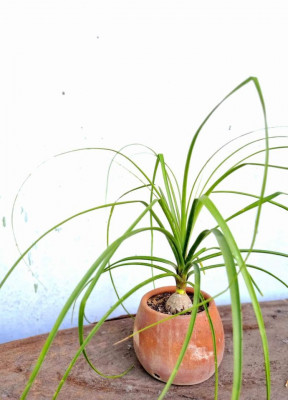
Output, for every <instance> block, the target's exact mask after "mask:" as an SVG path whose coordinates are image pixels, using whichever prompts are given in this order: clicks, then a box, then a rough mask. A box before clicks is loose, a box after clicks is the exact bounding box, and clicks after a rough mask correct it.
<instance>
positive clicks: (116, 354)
mask: <svg viewBox="0 0 288 400" xmlns="http://www.w3.org/2000/svg"><path fill="white" fill-rule="evenodd" d="M219 311H220V314H221V316H222V319H223V324H224V330H225V338H226V349H225V354H224V359H223V362H222V364H221V366H220V368H219V400H228V399H230V397H231V393H230V391H231V385H232V374H233V372H232V369H233V368H232V365H233V347H232V327H231V313H230V307H229V306H224V307H219ZM262 311H263V315H264V320H265V325H266V328H267V335H268V340H269V344H270V357H271V370H272V371H271V380H272V396H271V398H272V400H285V399H288V387H285V383H286V382H287V380H288V300H282V301H274V302H265V303H262ZM243 325H244V368H243V386H242V392H241V400H242V399H243V400H255V399H259V400H260V399H261V400H262V399H263V400H264V399H265V398H266V395H265V373H264V369H263V359H262V350H261V340H260V337H259V332H258V330H257V323H256V320H255V317H254V315H253V310H252V307H251V305H250V304H244V305H243ZM89 329H91V327H86V328H85V333H87V332H88V331H89ZM131 331H132V321H131V320H130V319H129V318H120V319H116V320H111V321H107V322H106V323H105V324H104V326H103V327H102V329H101V331H100V332H99V333H98V334H97V335H96V336H95V337H94V338H93V340H92V342H91V344H90V345H89V347H88V352H89V355H90V357H91V359H92V361H93V362H95V365H96V366H97V367H98V368H99V369H100V370H101V371H102V372H103V373H108V374H116V373H120V372H122V371H123V370H125V369H126V368H127V367H129V366H130V365H131V364H134V365H135V367H134V369H133V370H132V371H130V372H129V373H128V375H126V376H124V377H122V378H119V379H113V380H110V379H109V380H108V379H105V378H102V377H99V376H98V375H96V374H95V373H94V372H93V371H92V370H91V369H90V368H89V366H88V365H87V364H86V361H85V360H84V358H83V357H82V356H81V357H80V359H79V360H78V362H77V364H76V365H75V367H74V369H73V370H72V372H71V374H70V376H69V378H68V380H67V381H66V383H65V385H64V386H63V388H62V391H61V392H60V395H59V397H58V398H59V399H62V400H64V399H69V400H74V399H75V400H76V399H77V400H80V399H81V400H88V399H89V400H91V399H96V400H102V399H103V400H104V399H105V400H117V399H125V400H132V399H133V400H134V399H135V398H137V400H144V399H145V400H146V399H157V397H158V395H159V393H160V392H161V389H162V388H163V386H164V384H163V383H161V382H159V381H157V380H155V379H153V378H152V377H150V376H149V375H148V374H147V373H146V372H145V371H144V370H143V369H142V367H141V366H140V365H139V363H138V361H137V360H136V359H135V355H134V351H133V348H132V340H129V341H126V342H123V343H121V344H119V345H116V346H112V344H113V343H115V342H116V341H117V340H119V339H121V338H123V337H125V336H127V335H128V334H129V333H131ZM45 337H46V335H40V336H35V337H32V338H28V339H24V340H18V341H14V342H10V343H5V344H2V345H1V346H0V398H1V400H4V399H5V400H6V399H15V400H16V399H17V400H18V399H19V398H20V395H21V392H22V390H23V388H24V385H25V382H26V381H27V379H28V377H29V374H30V372H31V369H32V366H33V365H34V363H35V360H36V358H37V356H38V354H39V352H40V349H41V346H42V345H43V344H44V341H45ZM76 349H77V330H76V329H68V330H63V331H61V332H59V334H58V335H57V337H56V339H55V341H54V344H53V346H52V347H51V349H50V352H49V354H48V356H47V358H46V360H45V362H44V364H43V367H42V369H41V371H40V374H39V376H38V377H37V379H36V381H35V383H34V384H33V386H32V388H31V391H30V393H29V395H28V396H27V399H31V400H46V399H47V400H48V399H52V396H53V393H54V390H55V389H56V387H57V385H58V383H59V381H60V379H61V376H62V374H63V372H64V370H65V367H67V365H68V363H69V361H70V360H71V358H72V356H73V354H74V352H75V351H76ZM166 398H167V399H172V398H173V399H184V400H185V399H190V400H211V399H213V398H214V378H213V377H212V378H210V379H209V380H208V381H206V382H204V383H202V384H200V385H195V386H173V387H171V389H170V391H169V393H168V395H167V396H166Z"/></svg>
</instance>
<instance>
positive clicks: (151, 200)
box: [0, 77, 287, 399]
mask: <svg viewBox="0 0 288 400" xmlns="http://www.w3.org/2000/svg"><path fill="white" fill-rule="evenodd" d="M249 83H251V84H253V85H254V87H255V89H256V93H257V94H258V98H259V100H260V105H261V109H262V113H263V125H264V129H263V130H262V131H260V130H259V131H258V132H256V137H254V136H253V133H249V134H248V133H247V134H243V135H241V136H239V137H237V138H234V139H232V140H230V141H229V142H228V143H226V144H224V145H222V146H221V147H220V148H219V149H218V150H217V151H216V152H214V153H213V154H212V155H210V156H209V157H208V158H207V160H206V161H205V162H203V165H202V166H201V167H200V168H199V169H198V173H197V175H196V177H195V178H194V180H193V181H192V182H191V181H190V174H191V169H190V164H191V160H192V158H193V156H194V152H195V146H196V142H197V139H198V138H199V136H200V134H201V133H202V128H203V127H204V126H205V124H206V122H207V121H208V120H209V119H210V117H211V116H212V115H213V114H214V113H215V111H216V110H217V109H218V108H219V107H220V106H221V104H222V103H223V102H225V101H226V100H227V99H228V98H229V97H230V96H232V95H233V94H235V93H236V92H237V91H238V90H240V89H241V88H243V87H244V86H246V85H247V84H249ZM272 137H273V136H272ZM232 143H233V144H236V149H235V150H233V151H232V152H231V149H230V147H229V146H230V145H231V144H232ZM255 143H257V144H258V145H260V148H258V149H257V150H255V148H254V147H253V145H254V144H255ZM283 147H284V148H286V147H285V146H282V148H283ZM277 149H278V147H273V146H272V145H270V142H269V135H268V127H267V121H266V110H265V104H264V100H263V96H262V91H261V88H260V85H259V82H258V80H257V78H255V77H250V78H248V79H247V80H245V81H243V82H242V83H241V84H240V85H238V86H237V87H236V88H235V89H233V90H232V91H231V92H230V93H229V94H228V95H227V96H225V97H224V99H223V100H222V101H221V102H220V103H219V104H217V105H216V107H214V109H213V110H212V111H211V112H210V113H209V114H208V116H207V117H206V118H205V119H204V121H203V122H202V124H201V125H200V127H199V128H198V130H197V131H196V133H195V134H194V136H193V138H192V141H191V144H190V147H189V149H188V153H187V158H186V163H185V168H184V173H183V177H182V186H181V187H180V186H179V184H178V181H177V179H176V178H175V175H174V174H173V172H172V170H171V169H170V168H169V166H168V165H167V164H166V160H165V159H164V156H163V154H156V153H155V154H154V156H155V157H154V167H153V173H152V175H151V176H149V175H148V174H146V172H145V171H144V170H143V169H142V168H141V167H140V166H139V165H138V164H137V163H136V162H135V161H134V160H133V159H132V158H130V157H128V156H127V155H126V154H125V149H124V148H123V149H122V150H121V151H116V150H111V149H97V150H98V151H109V152H112V153H113V154H114V158H113V161H114V160H115V158H116V157H120V158H122V159H124V160H125V161H126V162H128V163H129V164H130V167H131V170H132V169H133V172H132V173H133V174H134V175H137V176H138V178H139V182H140V183H139V184H138V185H137V186H136V187H134V188H132V189H130V190H128V191H127V192H125V193H123V194H122V195H121V197H120V198H119V199H118V200H117V201H115V202H112V203H107V204H103V205H100V206H97V207H94V208H92V209H89V210H84V211H81V212H79V213H78V214H75V215H73V216H71V217H70V218H67V219H65V220H64V221H61V222H59V223H58V224H57V225H55V226H53V227H51V229H49V230H48V231H46V232H45V233H43V235H41V236H40V237H39V238H38V239H37V240H36V241H35V242H34V243H32V244H31V246H29V248H28V249H26V251H24V252H23V253H22V254H21V256H20V257H19V259H18V260H17V261H16V262H15V264H14V265H13V266H12V267H11V269H10V270H9V271H8V273H7V275H6V276H5V277H4V279H3V280H2V282H1V286H2V285H3V284H4V283H5V282H6V281H7V279H8V277H9V276H10V275H11V274H12V272H13V270H14V269H15V268H16V266H17V265H18V264H19V262H20V261H21V260H22V259H23V258H24V257H25V256H26V255H27V253H28V252H29V251H30V250H31V249H32V248H33V247H34V246H35V245H36V244H37V243H38V242H39V241H40V240H42V239H43V238H44V237H45V236H46V235H48V234H49V233H51V232H53V231H54V230H55V229H57V228H59V227H60V226H61V225H63V224H65V223H67V222H68V221H70V220H72V219H74V218H77V217H78V216H80V215H83V214H86V213H90V212H93V211H95V210H99V209H103V208H107V209H110V217H109V221H108V232H109V226H110V221H111V219H112V218H113V216H114V211H115V209H116V208H117V207H133V205H135V204H138V205H139V204H140V205H141V206H142V211H141V212H140V213H139V215H138V216H137V218H135V220H134V221H133V223H132V224H130V226H128V227H127V228H126V230H125V231H124V233H122V234H121V235H120V236H119V237H118V238H116V239H114V240H113V241H112V242H111V243H107V247H106V248H105V250H104V251H103V252H102V254H100V255H98V257H97V259H96V261H95V262H94V263H93V265H92V266H91V267H90V268H89V269H88V271H87V272H86V273H85V274H84V276H83V277H82V279H81V280H80V281H79V283H78V284H77V286H76V287H75V289H74V290H73V292H72V294H71V295H70V297H69V298H68V299H67V302H66V304H65V305H64V307H63V309H62V311H61V313H60V314H59V316H58V318H57V320H56V322H55V325H54V327H53V329H52V330H51V332H50V334H49V336H48V338H47V340H46V343H45V345H44V346H43V349H42V352H41V354H40V356H39V359H38V361H37V363H36V365H35V367H34V370H33V371H32V373H31V376H30V378H29V381H28V382H27V386H26V387H25V389H24V391H23V394H22V397H21V398H22V399H24V398H26V396H27V394H28V392H29V390H30V387H31V385H32V383H33V381H34V380H35V378H36V376H37V374H38V371H39V369H40V367H41V365H42V363H43V361H44V358H45V355H46V353H47V352H48V350H49V347H50V346H51V343H52V342H53V339H54V338H55V335H56V333H57V331H58V329H59V327H60V324H61V322H62V321H63V319H64V317H65V315H66V314H67V312H68V310H69V309H70V308H71V307H72V306H73V304H74V302H75V301H76V300H77V298H78V297H79V296H80V294H81V295H82V298H81V302H80V306H79V312H78V327H79V343H80V345H79V349H78V351H77V352H76V354H75V356H74V358H73V360H72V361H71V363H70V365H69V367H68V368H67V371H66V372H65V374H64V376H63V378H62V380H61V382H60V384H59V386H58V388H57V390H56V392H55V395H54V398H56V397H57V395H58V393H59V391H60V390H61V387H62V386H63V383H64V382H65V380H66V378H67V376H68V374H69V372H70V370H71V368H72V367H73V365H74V364H75V362H76V360H77V359H78V357H79V355H80V354H84V356H85V358H86V360H87V362H88V363H89V364H90V366H91V367H92V368H93V369H94V370H95V371H96V372H98V373H100V372H99V371H98V370H97V368H96V367H95V366H94V365H93V364H92V362H91V361H90V359H89V357H88V354H87V352H86V346H87V345H88V343H89V341H90V340H91V338H92V337H93V336H94V335H95V334H96V333H97V331H98V330H99V328H100V327H101V325H102V324H103V323H104V321H105V320H106V319H107V318H109V316H110V315H111V313H112V312H113V311H114V310H115V309H116V308H117V307H118V306H119V305H121V304H123V302H124V301H125V300H126V299H127V298H128V297H129V296H131V295H132V294H134V293H135V292H136V291H137V290H138V289H140V288H142V287H143V286H145V285H147V284H149V283H151V282H155V281H158V280H159V279H162V278H166V277H172V278H174V280H175V286H174V287H164V288H161V289H155V290H153V291H152V292H149V293H148V294H147V295H145V296H144V297H143V299H142V301H141V305H140V308H139V311H138V313H137V317H136V321H135V327H134V333H133V334H132V336H133V337H134V347H135V351H136V354H137V356H138V358H139V360H140V362H142V364H143V366H144V368H145V369H146V370H147V371H148V372H149V373H150V374H151V375H153V376H154V377H155V378H156V379H160V380H163V381H165V382H166V385H165V387H164V389H163V391H162V393H161V395H160V397H159V399H162V398H163V397H164V396H165V394H166V393H167V391H168V389H169V387H170V385H171V384H172V383H173V382H174V383H176V384H193V383H198V382H201V381H203V380H204V379H207V378H208V377H209V376H211V375H212V374H214V373H215V374H216V375H215V382H216V385H215V398H217V384H218V365H219V363H220V362H221V359H222V357H223V351H224V335H223V327H222V323H221V319H220V317H219V314H218V311H217V308H216V306H215V302H214V298H215V297H216V295H213V296H211V295H208V294H207V293H205V292H204V291H202V290H201V289H200V288H201V274H202V273H205V271H208V270H211V269H215V268H220V267H224V268H225V269H226V272H227V277H228V286H227V287H226V288H225V289H224V291H226V290H229V291H230V296H231V308H232V322H233V345H234V377H233V388H232V399H239V396H240V388H241V376H242V370H241V368H242V321H241V304H240V295H239V277H240V276H241V277H242V279H243V280H244V282H245V285H246V288H247V290H248V292H249V295H250V298H251V302H252V305H253V309H254V312H255V316H256V319H257V322H258V327H259V331H260V335H261V340H262V345H263V354H264V361H265V371H266V386H267V399H269V398H270V364H269V354H268V343H267V338H266V333H265V326H264V322H263V318H262V314H261V308H260V305H259V302H258V299H257V294H256V292H257V291H258V290H259V288H258V287H257V284H256V282H255V281H254V280H253V278H252V276H251V274H250V272H249V269H250V268H257V269H259V270H261V271H263V272H267V271H265V270H264V269H261V268H260V267H257V266H252V265H250V264H248V258H249V256H250V255H251V254H252V253H257V252H260V253H264V254H272V255H281V254H280V253H278V252H276V251H273V250H265V249H264V250H263V249H255V248H254V244H255V239H256V235H257V231H258V227H259V221H260V215H261V210H262V207H263V205H264V204H265V203H270V204H272V205H273V206H275V207H281V208H282V209H284V210H287V207H285V206H284V205H283V204H282V203H280V202H278V201H277V202H276V201H275V200H274V199H275V198H276V197H277V196H279V195H280V194H281V192H275V193H272V194H268V195H267V194H266V192H265V189H266V182H267V172H268V169H270V168H271V169H272V168H273V169H274V168H282V169H283V170H287V168H285V167H283V166H279V165H270V164H269V153H270V152H271V151H272V150H273V151H274V150H275V151H277ZM225 150H228V151H227V152H228V154H227V152H226V154H225V155H222V154H224V153H225ZM243 151H244V152H245V151H246V153H245V156H243ZM219 155H220V161H218V163H217V164H216V166H214V167H213V169H212V171H211V170H210V174H208V177H207V176H206V180H205V179H204V183H203V182H202V181H201V177H202V176H203V174H204V172H206V170H208V171H209V166H210V162H211V160H213V159H215V158H217V157H218V156H219ZM216 156H217V157H216ZM259 156H262V160H261V161H258V160H259V159H258V157H259ZM227 165H228V166H227ZM255 167H257V168H258V171H259V180H260V181H261V185H260V192H259V193H256V194H255V193H251V191H249V190H248V191H245V190H243V189H240V190H238V191H237V190H235V189H234V188H233V190H228V189H225V190H224V189H222V190H219V187H221V185H222V184H223V182H224V183H225V182H226V181H227V180H228V179H229V178H231V176H234V175H236V173H237V172H239V171H240V170H241V171H245V169H247V170H249V168H255ZM143 192H144V193H145V194H144V196H143V197H142V193H143ZM220 192H221V193H222V195H223V194H224V195H227V196H231V195H232V194H233V195H234V196H236V197H237V196H238V197H241V198H243V197H244V198H247V199H249V203H248V205H246V206H245V207H240V208H239V209H238V210H237V211H235V212H234V213H233V214H231V215H230V216H229V217H224V216H223V215H222V213H221V212H220V211H219V207H217V206H216V205H215V202H214V200H213V199H212V198H211V197H213V196H214V195H215V194H216V193H218V194H219V193H220ZM131 193H134V194H136V199H133V200H130V198H129V196H130V195H131ZM203 210H206V211H208V212H209V213H210V215H211V216H212V217H213V220H214V225H212V227H211V226H209V227H207V228H206V229H201V230H200V231H198V232H197V226H198V221H199V220H200V218H201V216H202V212H203ZM250 210H254V211H256V218H255V222H254V223H253V228H252V231H251V237H252V238H251V244H250V246H249V248H246V249H242V248H240V246H238V245H237V242H236V240H235V238H234V236H233V234H232V231H231V229H230V227H229V222H230V221H231V220H234V219H236V218H238V219H239V218H241V217H242V216H243V215H245V213H247V212H248V211H250ZM144 232H149V233H150V234H151V251H150V252H149V253H148V254H141V255H135V254H133V251H132V250H131V252H130V254H127V255H126V256H125V257H121V259H118V260H117V257H116V254H117V251H118V249H119V248H121V246H122V245H123V243H126V242H129V239H130V238H132V237H134V236H136V235H141V234H143V233H144ZM156 235H159V236H163V237H164V238H165V240H166V242H167V243H168V245H169V248H170V249H171V254H172V257H171V258H168V257H167V258H164V257H159V256H157V255H156V254H157V250H156V249H155V248H154V247H153V240H154V237H155V236H156ZM108 236H109V235H108ZM211 237H213V238H214V239H213V240H214V244H213V246H212V247H211V246H210V247H207V246H206V240H207V239H209V238H210V239H211ZM282 255H283V254H282ZM285 256H287V255H285ZM219 257H221V261H220V262H218V263H216V264H210V263H207V261H208V260H212V261H213V260H218V259H219ZM131 264H133V265H134V266H138V265H139V266H143V267H151V268H152V269H153V271H154V272H153V273H152V275H151V277H150V278H148V279H146V280H145V281H143V282H140V283H139V284H137V285H136V286H135V287H133V288H131V289H130V290H129V291H128V292H127V293H126V294H124V295H123V296H121V297H119V298H118V300H117V301H116V303H115V304H114V305H113V306H112V307H111V308H110V309H109V310H108V311H107V312H106V313H105V315H104V316H103V317H102V318H101V319H100V321H99V322H98V323H97V324H96V325H95V326H94V327H93V328H92V330H91V332H90V333H89V334H88V336H87V337H84V335H83V324H84V317H85V306H86V303H87V300H88V299H89V297H90V295H91V293H92V292H93V291H94V290H95V289H96V288H97V284H98V282H99V278H100V277H101V276H102V275H103V274H105V273H112V272H113V270H114V269H116V268H121V267H122V266H127V265H131ZM155 271H157V273H156V272H155ZM269 274H270V275H272V277H273V279H274V278H275V279H279V278H277V277H276V276H275V275H273V274H271V273H269ZM281 282H282V281H281ZM282 283H283V284H284V285H285V286H286V287H287V285H286V284H285V283H284V282H282ZM1 286H0V287H1ZM172 292H174V293H172ZM163 293H165V295H164V297H163V296H162V295H163ZM167 293H168V295H167ZM188 295H190V297H189V296H188ZM218 295H219V294H218ZM155 296H156V298H155ZM165 296H166V297H169V296H170V297H169V298H168V300H167V302H166V303H165V301H166V300H165V299H164V300H163V298H165ZM147 302H148V303H154V306H155V304H156V309H154V310H153V309H151V308H150V306H149V305H148V303H147ZM159 302H162V303H163V304H164V306H163V307H164V308H162V309H160V311H158V309H157V307H158V306H159V304H158V303H159ZM150 305H151V304H150ZM163 329H164V331H165V333H166V335H165V334H164V335H163V334H162V333H161V332H162V331H163ZM167 332H169V333H168V334H167ZM165 336H166V338H167V337H168V336H170V341H169V340H166V338H165ZM206 336H207V337H206ZM177 337H178V338H180V339H179V340H178V341H177ZM147 346H148V347H147ZM168 353H173V356H172V357H170V358H169V357H168V356H167V354H168ZM161 357H164V360H165V361H163V358H161ZM165 357H166V358H165ZM189 360H190V364H189ZM163 364H164V369H163V368H162V367H163ZM166 367H167V368H166ZM191 368H192V372H191ZM197 368H198V369H197ZM195 371H196V372H195ZM127 372H128V371H124V372H123V374H125V373H127ZM123 374H121V375H123ZM101 375H102V376H103V374H101ZM121 375H119V377H120V376H121Z"/></svg>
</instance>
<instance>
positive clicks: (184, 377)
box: [133, 286, 224, 385]
mask: <svg viewBox="0 0 288 400" xmlns="http://www.w3.org/2000/svg"><path fill="white" fill-rule="evenodd" d="M166 292H168V293H173V292H175V287H174V286H166V287H162V288H157V289H154V290H151V291H150V292H148V293H146V294H145V295H144V296H143V298H142V300H141V303H140V305H139V309H138V312H137V315H136V319H135V323H134V332H136V331H139V330H140V329H143V328H144V327H146V326H148V325H151V324H153V323H155V322H157V321H160V320H162V319H164V318H167V317H168V315H167V314H164V313H161V312H159V311H155V310H153V309H152V308H150V307H149V306H148V304H147V301H148V300H149V299H150V298H151V297H152V296H155V295H158V294H161V293H166ZM187 293H194V290H193V288H187ZM201 294H202V296H203V297H204V298H205V299H209V298H210V296H209V295H208V294H207V293H205V292H203V291H201ZM208 310H209V315H210V318H211V321H212V323H213V327H214V331H215V338H216V349H217V362H218V366H219V365H220V363H221V361H222V359H223V353H224V330H223V324H222V321H221V318H220V315H219V312H218V309H217V307H216V304H215V302H214V300H210V301H209V306H208ZM190 318H191V316H190V315H179V316H177V317H175V318H172V319H170V320H167V321H165V322H162V323H160V324H158V325H156V326H154V327H152V328H149V329H147V330H145V331H143V332H140V333H137V334H136V335H135V336H134V338H133V340H134V349H135V353H136V355H137V358H138V360H139V361H140V363H141V364H142V366H143V367H144V368H145V370H146V371H147V372H148V373H149V374H150V375H152V376H153V377H154V378H156V379H158V380H160V381H163V382H167V380H168V379H169V377H170V374H171V372H172V371H173V368H174V366H175V363H176V361H177V359H178V356H179V353H180V351H181V348H182V344H183V342H184V339H185V336H186V333H187V329H188V326H189V322H190ZM214 373H215V360H214V350H213V337H212V332H211V328H210V324H209V320H208V318H207V315H206V312H205V310H204V311H200V312H198V313H197V317H196V321H195V325H194V329H193V334H192V337H191V339H190V342H189V345H188V348H187V351H186V354H185V356H184V358H183V360H182V363H181V365H180V368H179V370H178V372H177V374H176V377H175V379H174V381H173V384H174V385H194V384H197V383H201V382H204V381H205V380H207V379H208V378H210V377H211V376H212V375H213V374H214Z"/></svg>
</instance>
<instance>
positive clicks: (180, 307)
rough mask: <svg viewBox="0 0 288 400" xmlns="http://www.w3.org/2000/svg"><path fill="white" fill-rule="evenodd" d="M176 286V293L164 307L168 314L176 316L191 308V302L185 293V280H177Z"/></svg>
mask: <svg viewBox="0 0 288 400" xmlns="http://www.w3.org/2000/svg"><path fill="white" fill-rule="evenodd" d="M176 284H177V286H176V292H175V293H173V294H172V295H171V296H170V297H169V299H168V300H167V302H166V305H165V309H166V311H167V312H168V313H170V314H177V313H179V312H181V311H184V310H187V309H188V308H191V307H192V301H191V299H190V297H189V296H188V295H187V293H186V286H187V284H186V279H185V278H184V279H183V280H180V279H177V280H176Z"/></svg>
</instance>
